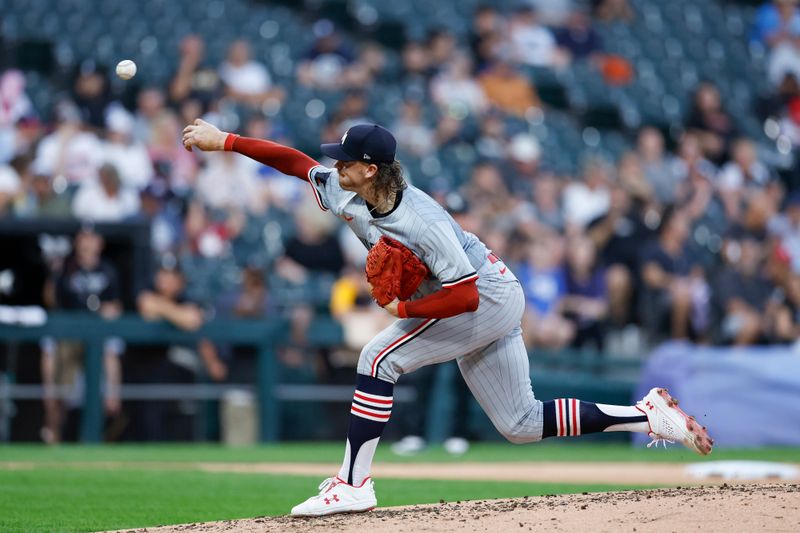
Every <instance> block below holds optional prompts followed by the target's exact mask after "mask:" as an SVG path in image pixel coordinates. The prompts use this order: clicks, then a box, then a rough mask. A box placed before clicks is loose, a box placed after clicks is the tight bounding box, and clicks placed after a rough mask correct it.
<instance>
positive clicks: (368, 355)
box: [358, 344, 402, 383]
mask: <svg viewBox="0 0 800 533" xmlns="http://www.w3.org/2000/svg"><path fill="white" fill-rule="evenodd" d="M369 348H370V344H367V345H366V346H364V349H362V350H361V355H360V356H359V358H358V373H359V374H364V375H367V376H373V377H376V378H378V379H380V380H383V381H389V382H391V383H396V382H397V380H398V379H399V378H400V375H401V374H402V372H400V371H399V369H398V368H396V366H395V365H393V364H392V363H391V361H389V360H388V359H389V356H386V357H384V358H383V359H379V360H377V361H376V357H377V356H378V354H377V353H376V352H374V351H373V350H370V349H369Z"/></svg>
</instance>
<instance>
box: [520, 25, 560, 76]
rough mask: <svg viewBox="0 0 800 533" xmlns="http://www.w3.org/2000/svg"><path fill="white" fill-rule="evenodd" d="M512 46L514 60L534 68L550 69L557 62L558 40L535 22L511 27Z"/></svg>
mask: <svg viewBox="0 0 800 533" xmlns="http://www.w3.org/2000/svg"><path fill="white" fill-rule="evenodd" d="M511 46H512V51H513V55H514V58H515V59H516V60H517V61H520V62H521V63H524V64H526V65H531V66H534V67H550V66H553V64H554V62H555V60H556V38H555V36H554V35H553V33H552V32H551V31H550V30H549V29H548V28H546V27H545V26H541V25H539V24H537V23H535V22H533V23H531V24H527V23H522V22H520V23H513V24H512V25H511Z"/></svg>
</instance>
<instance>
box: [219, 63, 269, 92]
mask: <svg viewBox="0 0 800 533" xmlns="http://www.w3.org/2000/svg"><path fill="white" fill-rule="evenodd" d="M219 77H220V78H221V79H222V81H223V83H225V85H227V86H228V87H230V88H231V89H233V90H234V91H236V92H238V93H242V94H262V93H265V92H267V91H268V90H269V89H270V87H272V78H271V77H270V75H269V72H267V69H266V67H264V65H262V64H260V63H256V62H255V61H248V62H247V63H245V64H244V65H241V66H238V67H237V66H235V65H232V64H231V63H227V62H226V63H223V64H222V66H220V68H219Z"/></svg>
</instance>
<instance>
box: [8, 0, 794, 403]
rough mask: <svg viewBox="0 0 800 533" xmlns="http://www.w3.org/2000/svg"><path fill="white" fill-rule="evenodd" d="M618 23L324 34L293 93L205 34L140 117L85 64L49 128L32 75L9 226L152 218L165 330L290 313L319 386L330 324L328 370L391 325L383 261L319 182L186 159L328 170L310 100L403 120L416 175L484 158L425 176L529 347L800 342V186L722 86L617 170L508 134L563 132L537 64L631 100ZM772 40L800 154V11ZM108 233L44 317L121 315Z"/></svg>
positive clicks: (621, 8)
mask: <svg viewBox="0 0 800 533" xmlns="http://www.w3.org/2000/svg"><path fill="white" fill-rule="evenodd" d="M598 21H602V22H603V23H614V24H635V23H636V20H635V14H634V11H633V10H632V9H631V7H630V6H629V5H628V3H627V1H626V0H597V1H594V2H592V3H591V6H582V7H580V8H577V7H575V5H573V3H572V2H566V1H565V2H530V3H521V4H520V5H519V6H518V7H517V8H514V9H510V10H500V9H498V8H495V7H491V6H490V5H485V6H481V7H479V8H477V9H476V11H475V12H474V15H473V19H472V29H471V32H470V33H469V35H468V36H467V38H463V37H462V36H457V35H455V34H453V33H450V32H448V31H446V30H436V31H432V32H430V34H429V35H428V36H427V38H426V39H424V40H411V41H408V42H406V43H405V44H404V46H403V48H402V49H401V50H398V51H395V53H396V55H397V57H398V59H399V61H396V62H392V61H390V60H389V57H390V55H391V54H390V53H389V52H390V51H389V50H387V49H385V48H384V47H383V46H382V45H380V44H378V43H376V42H361V43H358V44H357V45H352V44H351V41H350V40H349V39H345V38H343V34H342V33H341V31H340V29H339V28H337V27H336V26H335V25H334V24H333V23H332V22H330V21H327V20H318V21H316V22H315V23H313V26H311V27H310V31H312V32H313V35H314V36H315V41H314V43H313V45H312V46H311V47H310V48H309V49H308V50H307V51H306V53H305V54H304V56H303V58H302V60H301V61H300V62H299V63H298V65H297V68H296V71H295V73H294V79H293V80H292V82H291V83H289V84H283V85H282V84H279V83H276V82H274V81H273V75H271V73H270V72H269V70H268V69H267V66H266V65H265V63H264V62H262V61H260V60H259V58H258V57H253V54H252V53H251V50H250V47H249V45H248V42H247V41H246V40H240V41H236V42H232V43H230V46H229V48H228V51H227V57H226V59H225V60H224V62H222V63H221V64H218V65H215V64H210V63H209V61H207V59H206V54H205V45H204V41H203V39H202V38H201V37H200V36H198V35H187V36H186V37H185V38H184V39H183V40H182V42H181V45H180V60H179V62H178V64H176V65H175V66H174V74H173V76H172V78H171V80H170V81H169V83H168V84H165V85H150V84H149V83H148V80H146V79H145V80H137V81H140V83H142V85H141V87H140V90H139V91H138V94H137V95H136V97H135V102H134V104H133V105H128V106H127V107H126V106H125V105H123V103H122V100H121V99H120V98H119V95H118V94H115V92H114V91H113V90H112V89H113V85H112V84H111V83H110V78H109V76H110V75H111V73H110V72H109V70H108V68H107V66H103V65H98V64H96V63H94V62H93V61H91V60H87V61H84V62H83V63H81V64H80V65H79V68H78V69H77V71H76V72H75V75H74V78H73V80H72V81H71V82H70V85H69V86H68V87H65V88H64V89H65V92H64V97H63V98H61V99H60V100H59V101H58V102H57V103H56V105H55V106H54V108H53V109H52V110H51V112H50V113H49V114H46V113H45V112H44V110H38V109H34V108H33V105H32V103H31V101H30V100H29V98H28V97H27V96H26V84H25V75H24V74H23V73H22V72H20V71H18V70H13V69H9V70H5V71H4V72H2V74H1V75H0V213H2V215H3V216H4V217H9V218H19V219H33V218H59V217H76V218H78V219H80V220H82V221H86V222H89V223H100V222H102V223H106V222H123V221H129V220H138V221H147V222H149V223H150V227H151V246H152V251H153V260H154V264H156V265H158V268H157V269H156V270H157V274H156V275H155V277H154V278H153V280H152V287H151V288H150V289H149V290H146V291H144V292H142V293H140V294H138V295H137V296H136V298H135V301H136V302H137V304H136V305H137V309H136V310H137V311H138V312H139V313H140V314H141V316H143V317H144V318H145V319H166V320H169V321H171V322H173V323H174V324H175V325H176V326H178V327H182V328H186V329H197V328H198V327H199V326H200V325H201V324H202V322H203V321H204V320H208V319H209V318H210V317H212V316H230V317H256V318H259V317H264V316H270V315H274V314H277V313H282V314H285V315H287V316H289V317H291V319H292V324H293V329H292V337H293V346H292V347H290V348H288V349H287V350H286V352H285V353H284V354H283V358H284V362H285V363H287V364H288V365H289V366H292V365H294V366H296V367H301V366H303V365H308V364H317V363H312V362H310V360H309V357H310V356H309V355H308V354H309V352H310V351H309V350H307V349H305V348H304V346H305V345H304V343H305V342H306V341H305V333H304V329H303V328H304V327H305V325H307V324H308V323H309V322H310V320H311V318H312V317H313V316H314V315H315V314H319V313H330V314H331V315H332V316H333V317H334V318H336V319H338V320H340V321H341V322H342V324H343V326H344V328H345V337H346V345H347V346H346V347H345V349H344V350H341V351H336V352H334V353H326V357H325V358H324V362H323V363H322V366H323V367H325V368H330V367H335V366H336V365H338V364H352V363H353V361H354V360H355V357H356V356H357V352H358V349H359V348H360V346H361V345H363V343H364V342H365V341H366V340H367V339H368V338H369V337H370V336H371V334H372V333H373V332H375V331H377V330H378V329H380V328H381V327H383V326H384V325H385V324H386V320H387V317H386V316H385V313H383V312H382V310H380V309H379V308H377V307H376V306H375V305H374V304H373V303H372V302H371V301H370V298H369V296H368V291H367V289H366V287H365V283H364V279H363V278H364V276H363V275H362V271H363V261H364V257H365V254H366V251H365V250H364V249H363V246H361V244H360V243H359V242H358V241H357V240H356V239H355V238H354V237H352V236H351V235H350V234H349V232H348V231H346V228H344V227H343V226H342V225H341V224H340V223H339V222H338V221H337V219H335V217H330V216H327V215H325V214H323V213H321V212H319V211H318V210H317V208H316V206H315V205H314V204H313V200H312V198H311V195H310V194H309V191H308V190H307V185H306V184H304V183H303V182H302V181H300V180H297V179H296V178H293V177H288V176H284V175H281V174H279V173H278V172H277V171H275V170H273V169H271V168H268V167H265V166H262V165H260V164H258V163H256V162H254V161H251V160H249V159H246V158H244V157H242V156H239V155H237V154H232V153H208V154H206V153H200V152H187V151H186V150H184V149H183V147H182V146H181V144H180V138H181V135H180V132H181V129H182V127H183V126H184V125H185V124H187V123H189V122H191V121H193V120H194V119H195V118H197V117H202V118H204V119H206V120H208V121H210V122H212V123H215V124H217V125H218V126H220V127H221V128H223V129H226V130H229V131H236V132H238V133H241V134H242V135H247V136H252V137H259V138H268V139H271V140H275V141H277V142H281V143H284V144H288V145H293V146H300V147H301V148H304V149H306V150H307V151H309V152H310V155H311V156H313V157H316V156H318V155H319V154H318V153H316V152H315V151H314V150H315V149H314V145H313V144H311V143H307V142H306V143H302V142H300V141H299V139H298V137H297V136H296V132H295V129H294V126H295V125H294V124H292V123H290V122H289V121H287V120H286V119H285V114H284V113H282V109H284V108H286V107H287V106H291V105H295V106H296V105H297V104H300V105H304V106H305V110H306V113H307V114H308V115H309V116H317V115H318V114H320V113H321V114H322V123H321V124H322V126H321V128H320V129H319V131H318V136H319V139H318V141H319V142H333V141H338V139H339V138H340V137H341V135H342V134H343V132H344V131H345V130H346V129H347V128H348V127H350V126H351V125H353V124H357V123H360V122H371V121H375V120H378V119H381V120H382V121H383V122H384V123H385V124H384V125H385V126H387V127H389V128H390V129H391V130H392V131H393V132H394V133H395V135H396V137H397V139H398V142H399V154H400V155H399V158H400V159H401V161H403V160H404V159H408V160H421V161H423V162H424V161H425V156H426V155H429V154H442V153H458V152H459V150H462V149H464V147H465V146H466V147H469V149H470V150H472V151H473V152H474V154H475V156H476V157H475V162H474V164H471V165H470V166H469V167H468V168H466V169H463V170H458V171H456V169H443V170H447V171H449V172H451V173H453V172H455V173H456V175H455V177H454V178H449V179H447V180H445V179H436V178H433V179H423V178H422V176H421V175H419V174H415V173H413V172H409V176H408V178H409V180H410V181H411V182H412V183H415V184H417V185H418V186H420V187H423V188H424V189H425V190H426V191H427V192H429V193H430V194H431V195H432V196H433V197H434V198H435V199H437V200H438V201H439V202H440V203H441V204H442V205H443V206H444V207H445V208H446V209H448V211H449V212H450V213H451V214H452V215H453V216H454V217H455V218H456V219H457V220H458V221H459V223H460V224H461V225H462V226H463V227H464V228H465V229H467V230H468V231H471V232H474V233H476V234H477V235H479V236H480V237H481V238H482V239H483V240H484V241H485V242H486V243H487V244H488V245H489V247H490V248H492V250H494V252H495V253H496V254H497V255H498V256H500V257H502V258H503V259H504V260H505V262H506V263H507V264H508V265H509V266H510V267H511V268H512V270H513V271H514V272H515V273H516V274H517V276H518V277H519V278H520V280H521V282H522V284H523V286H524V289H525V294H526V296H527V304H528V305H527V311H526V317H525V323H524V333H525V339H526V342H527V343H528V345H529V346H530V348H531V349H533V348H548V349H561V348H566V347H574V348H590V349H595V350H609V349H612V350H613V349H614V348H618V347H619V345H618V344H614V345H613V346H609V345H608V343H609V339H614V338H615V335H616V336H617V337H619V335H624V334H627V333H625V332H628V333H629V332H631V331H633V332H635V335H636V336H637V337H638V338H639V339H640V340H641V342H639V343H638V344H637V346H638V347H644V346H648V345H651V344H652V343H655V342H658V341H661V340H664V339H691V340H693V341H695V342H701V343H715V344H738V345H748V344H756V343H781V342H792V341H794V340H795V339H797V338H798V337H799V336H800V190H791V189H790V188H789V187H787V185H786V180H782V179H780V176H778V174H777V173H776V172H775V171H774V169H772V168H771V167H770V166H769V165H767V164H766V162H765V160H764V158H763V156H762V154H763V151H764V150H763V146H761V145H760V144H759V142H760V140H758V139H750V138H747V137H745V136H743V135H742V133H741V132H740V131H739V130H738V129H737V127H736V121H735V120H734V117H733V116H732V115H731V113H732V112H733V111H734V110H731V109H726V106H725V103H724V102H723V101H722V99H721V97H720V93H719V91H718V90H717V88H716V87H715V85H714V82H713V80H709V81H703V82H701V83H699V84H698V86H697V87H696V90H695V92H694V99H693V107H692V109H691V111H690V112H689V113H688V114H687V116H686V118H685V123H684V124H683V128H682V129H681V131H675V130H674V129H668V128H665V127H663V125H661V124H654V125H652V126H649V125H645V126H643V127H641V128H640V129H638V131H632V132H626V134H627V135H628V138H629V141H630V143H629V146H630V149H629V151H626V152H624V153H622V154H621V155H619V157H617V158H616V159H614V158H610V157H609V156H608V154H603V153H589V152H587V153H586V154H585V155H584V156H583V157H582V158H581V162H580V165H579V168H578V170H577V172H574V173H567V174H565V173H564V172H563V171H560V170H556V169H553V168H549V167H548V165H546V164H544V163H543V161H542V159H543V157H542V156H543V154H542V151H543V148H542V144H541V142H540V140H539V139H538V138H537V137H536V135H534V134H533V133H531V132H530V131H525V130H524V129H523V130H519V128H510V127H509V124H510V123H512V122H513V123H515V124H517V123H518V121H519V120H520V118H523V119H526V120H527V119H530V118H531V117H537V116H542V114H544V116H546V115H547V113H548V108H547V107H546V106H545V105H543V104H542V101H541V100H540V98H539V95H538V94H537V88H536V86H535V84H534V82H533V80H532V79H531V77H530V76H528V75H526V72H527V71H526V70H524V69H525V67H536V68H544V69H552V70H553V71H554V72H558V71H563V70H565V69H570V68H573V67H574V66H575V65H578V64H580V65H583V66H587V67H588V68H593V69H597V70H598V71H599V72H600V73H601V74H602V76H603V79H605V80H606V82H607V83H608V84H610V85H614V84H616V85H619V84H624V83H627V82H628V81H629V80H630V78H631V77H632V76H633V75H634V73H633V72H632V66H631V65H630V64H628V63H626V61H625V60H624V58H621V57H617V56H614V55H612V54H607V53H605V51H604V46H603V42H602V40H601V38H600V36H599V35H598V33H597V31H595V29H594V27H593V26H594V24H596V23H597V22H598ZM751 38H752V40H753V44H755V45H758V46H762V47H763V48H764V49H765V50H766V60H767V62H768V72H769V76H770V81H771V83H772V86H773V87H774V89H773V91H772V92H771V93H769V94H765V95H762V96H763V98H762V100H761V102H760V105H759V109H758V110H754V112H756V111H757V112H759V113H761V114H762V117H761V118H763V119H765V120H766V123H768V124H770V127H773V128H778V129H779V130H780V132H782V133H781V139H782V140H783V142H789V143H791V146H790V149H791V150H796V146H797V145H798V144H800V84H798V79H800V64H798V58H800V52H798V48H800V10H799V9H798V6H797V2H796V1H792V0H775V1H774V2H768V3H766V4H764V5H763V6H762V7H761V8H760V9H759V11H758V13H757V16H756V19H755V21H754V23H753V28H752V35H751ZM375 83H383V84H391V85H393V86H396V87H397V88H399V89H400V90H401V94H402V101H401V102H400V104H399V105H398V106H396V107H395V108H394V109H393V110H392V111H393V113H392V114H391V115H390V116H387V115H386V114H385V113H384V112H383V111H382V110H379V109H378V107H379V106H378V104H379V103H376V102H374V101H372V100H371V99H370V88H371V87H372V86H373V84H375ZM305 94H328V95H334V96H336V97H337V98H332V99H331V101H334V102H336V105H334V106H329V107H325V106H324V105H323V107H322V108H321V110H318V109H316V106H317V103H321V102H320V100H317V99H315V100H309V101H302V102H298V101H297V99H298V98H301V97H302V95H305ZM514 121H517V122H514ZM442 160H443V161H446V158H443V159H442ZM323 163H326V162H325V161H323ZM328 163H329V162H328ZM459 172H460V174H459ZM433 173H434V174H435V172H433ZM92 235H93V233H92V230H91V229H90V228H86V229H84V230H82V231H81V232H80V233H79V234H78V235H77V236H75V241H74V246H71V247H69V248H68V249H66V250H64V253H63V255H64V257H63V258H62V260H60V261H51V263H50V264H51V267H52V272H51V280H50V282H49V283H48V284H47V286H46V287H45V288H44V293H45V298H44V301H45V302H46V303H47V305H48V306H49V307H51V308H64V309H88V310H90V311H93V312H99V313H101V314H102V315H103V316H104V317H113V316H115V315H116V314H118V313H119V311H120V310H121V307H120V303H119V300H120V297H119V293H120V291H124V290H126V289H125V288H124V287H122V288H121V287H120V286H119V281H118V279H117V276H116V274H115V272H114V270H115V267H114V265H113V264H112V263H110V262H108V261H106V260H104V259H103V258H102V239H101V238H96V235H95V236H94V237H92ZM87 242H89V244H86V243H87ZM86 248H88V249H89V250H88V252H87V251H86V250H85V249H86ZM209 264H211V265H227V266H229V267H231V269H232V270H231V269H228V270H226V272H234V275H233V277H232V278H230V280H229V281H230V282H229V283H227V284H226V283H221V282H220V283H219V284H218V285H219V286H217V287H216V289H215V290H213V291H212V290H210V289H209V286H208V285H207V281H208V279H207V277H206V278H203V277H201V276H200V273H201V272H203V271H204V270H203V265H209ZM198 265H199V266H198ZM226 279H227V278H226ZM216 281H219V280H216ZM111 304H113V305H111ZM198 351H199V353H201V355H202V357H201V359H202V361H203V362H204V363H205V368H206V371H207V372H208V375H210V376H211V377H212V378H213V379H219V380H222V379H225V378H226V376H227V371H228V368H227V364H226V362H225V361H226V356H225V352H226V350H225V349H224V347H215V346H213V345H211V344H210V343H201V346H199V347H198ZM109 408H110V409H113V408H114V406H113V405H112V406H110V407H109Z"/></svg>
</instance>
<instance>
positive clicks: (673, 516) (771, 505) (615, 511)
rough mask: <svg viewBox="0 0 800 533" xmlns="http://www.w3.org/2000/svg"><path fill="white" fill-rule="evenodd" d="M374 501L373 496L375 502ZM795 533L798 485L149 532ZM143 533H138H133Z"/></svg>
mask: <svg viewBox="0 0 800 533" xmlns="http://www.w3.org/2000/svg"><path fill="white" fill-rule="evenodd" d="M379 497H380V495H379ZM698 529H700V530H702V531H703V532H704V533H710V532H723V533H729V532H731V531H800V485H794V484H792V485H789V484H784V485H779V484H771V485H727V484H724V485H719V486H714V487H692V488H676V489H656V490H635V491H627V492H607V493H591V494H587V493H584V494H567V495H560V496H542V497H533V498H517V499H508V500H484V501H470V502H453V503H451V502H442V503H440V504H438V505H416V506H412V507H394V508H387V509H382V510H377V511H372V512H370V513H364V514H358V515H338V516H332V517H323V518H300V519H298V518H295V519H293V518H289V517H283V516H282V517H277V518H271V517H270V518H267V517H265V518H253V519H245V520H228V521H224V522H210V523H205V524H186V525H179V526H171V527H162V528H147V530H146V531H147V532H148V533H154V532H161V533H166V532H173V531H174V532H177V531H181V532H187V531H188V532H192V533H200V532H206V533H217V532H223V531H224V532H231V531H236V532H240V531H241V532H253V533H255V532H258V533H263V532H278V531H281V532H283V531H310V532H318V533H322V532H326V531H337V532H350V531H352V532H358V533H363V532H364V531H370V532H384V531H385V532H390V531H437V532H438V531H453V532H456V531H457V532H463V531H609V532H611V531H613V532H617V531H647V532H648V533H650V532H661V531H663V532H674V531H693V530H698ZM134 531H137V532H139V531H144V530H134Z"/></svg>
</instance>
